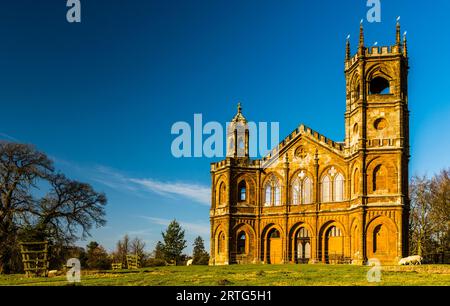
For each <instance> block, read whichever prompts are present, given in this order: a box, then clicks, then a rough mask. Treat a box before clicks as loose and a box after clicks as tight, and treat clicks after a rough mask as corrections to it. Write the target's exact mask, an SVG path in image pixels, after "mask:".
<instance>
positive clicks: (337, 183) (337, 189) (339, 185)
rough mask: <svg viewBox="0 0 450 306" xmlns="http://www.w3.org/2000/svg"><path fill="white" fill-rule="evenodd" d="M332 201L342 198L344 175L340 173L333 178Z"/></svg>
mask: <svg viewBox="0 0 450 306" xmlns="http://www.w3.org/2000/svg"><path fill="white" fill-rule="evenodd" d="M333 191H334V199H333V200H334V201H336V202H342V201H343V200H344V176H342V174H340V173H339V174H338V175H336V176H335V178H334V186H333Z"/></svg>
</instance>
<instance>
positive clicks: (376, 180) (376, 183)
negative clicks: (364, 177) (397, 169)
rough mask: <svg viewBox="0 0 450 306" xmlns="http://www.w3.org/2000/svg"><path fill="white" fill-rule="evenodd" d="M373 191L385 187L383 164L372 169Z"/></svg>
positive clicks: (385, 174)
mask: <svg viewBox="0 0 450 306" xmlns="http://www.w3.org/2000/svg"><path fill="white" fill-rule="evenodd" d="M372 180H373V191H380V190H381V191H383V190H386V189H387V170H386V168H385V167H384V166H383V165H378V166H377V167H375V169H374V170H373V178H372Z"/></svg>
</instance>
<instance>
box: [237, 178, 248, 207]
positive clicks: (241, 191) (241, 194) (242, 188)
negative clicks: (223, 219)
mask: <svg viewBox="0 0 450 306" xmlns="http://www.w3.org/2000/svg"><path fill="white" fill-rule="evenodd" d="M238 198H239V201H240V202H244V201H245V200H247V184H246V183H245V181H241V182H240V183H239V185H238Z"/></svg>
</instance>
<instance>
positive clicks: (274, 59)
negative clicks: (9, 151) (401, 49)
mask: <svg viewBox="0 0 450 306" xmlns="http://www.w3.org/2000/svg"><path fill="white" fill-rule="evenodd" d="M65 2H66V1H63V0H60V1H32V0H22V1H12V0H9V1H2V2H1V4H0V105H1V110H2V112H1V114H2V116H1V120H0V138H4V139H9V140H15V141H20V142H26V143H32V144H35V145H36V146H37V147H38V148H39V149H40V150H42V151H44V152H46V153H47V154H48V155H50V156H51V157H52V158H53V159H54V160H55V164H56V166H57V167H58V168H59V169H61V170H62V171H63V172H64V173H66V174H67V175H69V176H71V177H73V178H76V179H79V180H83V181H87V182H89V183H91V184H92V185H93V186H95V188H96V189H97V190H100V191H104V192H105V193H106V194H107V196H108V199H109V203H108V208H107V219H108V225H107V226H106V227H104V228H101V229H97V230H94V231H93V232H92V234H93V237H92V239H95V240H97V241H99V242H100V243H102V244H104V245H105V246H106V247H107V248H108V249H112V248H113V247H114V244H115V242H116V241H117V240H118V239H119V238H120V237H121V236H122V235H123V234H125V233H128V234H130V235H132V236H139V237H141V238H143V239H144V240H145V241H147V245H148V249H149V250H150V249H152V248H153V246H154V243H155V242H156V241H157V240H158V239H160V233H161V231H162V230H163V229H164V228H165V227H166V225H167V223H168V222H169V221H170V220H171V219H173V218H176V219H177V220H179V221H180V222H181V223H182V225H183V226H184V227H185V229H186V232H187V238H188V243H189V244H190V245H191V244H192V241H193V238H194V237H195V236H197V235H201V236H202V237H203V238H204V239H205V240H206V244H207V246H209V201H208V194H209V184H210V174H209V164H210V163H211V162H213V161H216V160H217V159H208V158H182V159H176V158H174V157H173V156H172V154H171V142H172V141H173V139H174V138H175V136H174V135H171V133H170V131H171V126H172V124H174V123H175V122H177V121H186V122H189V123H193V120H194V114H195V113H201V114H203V121H204V122H207V121H218V122H221V123H223V124H225V122H227V121H229V120H230V119H231V118H232V117H233V116H234V114H235V111H236V103H237V102H238V101H241V102H242V104H243V108H244V109H243V111H244V114H245V116H246V117H247V118H248V119H249V120H252V121H257V122H260V121H264V122H273V121H278V122H280V136H281V137H282V138H283V137H284V136H286V135H287V134H288V133H290V132H291V131H292V130H293V129H294V128H295V127H297V126H298V125H299V124H300V123H305V124H306V125H308V126H310V127H312V128H314V129H315V130H317V131H319V132H321V133H322V134H325V135H326V136H328V137H330V138H331V139H333V140H336V141H341V140H342V139H343V137H344V110H345V80H344V74H343V61H344V54H345V38H346V37H347V35H348V34H350V35H351V39H350V40H351V43H352V53H354V52H355V46H356V44H357V38H358V30H359V22H360V19H362V18H365V16H366V12H367V10H368V8H367V7H366V2H367V1H365V0H358V1H350V0H345V1H331V0H327V1H325V0H323V1H303V0H291V1H289V0H286V1H275V0H271V1H268V0H258V1H256V0H255V1H250V0H244V1H237V0H236V1H234V0H227V1H225V0H223V1H222V0H185V1H181V0H179V1H173V0H154V1H140V0H129V1H106V0H103V1H101V0H88V1H87V0H84V1H83V0H81V3H82V9H81V14H82V22H81V23H80V24H69V23H68V22H67V21H66V11H67V8H66V6H65V4H66V3H65ZM381 4H382V9H381V17H382V21H381V23H373V24H370V23H368V22H367V21H366V22H365V33H366V44H367V45H373V44H374V43H375V42H378V45H388V44H393V42H394V39H395V20H396V17H397V16H401V23H402V31H403V30H407V31H408V43H409V55H410V65H411V70H410V78H409V85H410V88H409V102H410V110H411V146H412V149H411V153H412V159H411V164H410V170H411V173H412V174H414V173H418V174H428V175H431V174H433V173H435V172H437V171H439V169H441V168H443V167H448V166H449V165H450V157H449V156H450V154H448V153H447V152H448V151H449V150H450V142H449V137H448V135H447V133H448V131H449V130H450V120H448V119H449V118H450V91H449V90H448V89H449V88H448V86H449V79H448V76H447V75H448V71H449V70H450V60H449V58H448V55H447V53H448V50H449V49H450V35H449V29H450V19H449V18H448V17H447V15H448V13H449V12H450V2H449V1H447V0H434V1H432V2H431V1H429V2H424V1H420V2H419V1H406V0H404V1H386V0H384V1H383V0H382V1H381ZM80 243H81V244H85V243H86V242H80ZM191 249H192V248H191V246H189V248H188V249H187V252H190V250H191Z"/></svg>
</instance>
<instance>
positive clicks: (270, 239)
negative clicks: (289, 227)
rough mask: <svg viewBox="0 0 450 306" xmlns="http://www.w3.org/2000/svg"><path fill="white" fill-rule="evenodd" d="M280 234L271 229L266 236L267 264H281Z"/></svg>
mask: <svg viewBox="0 0 450 306" xmlns="http://www.w3.org/2000/svg"><path fill="white" fill-rule="evenodd" d="M282 245H283V244H282V240H281V235H280V232H279V231H278V230H277V229H275V228H273V229H271V230H270V231H269V233H268V234H267V255H268V258H267V262H268V263H269V264H280V263H282V262H283V249H282Z"/></svg>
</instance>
